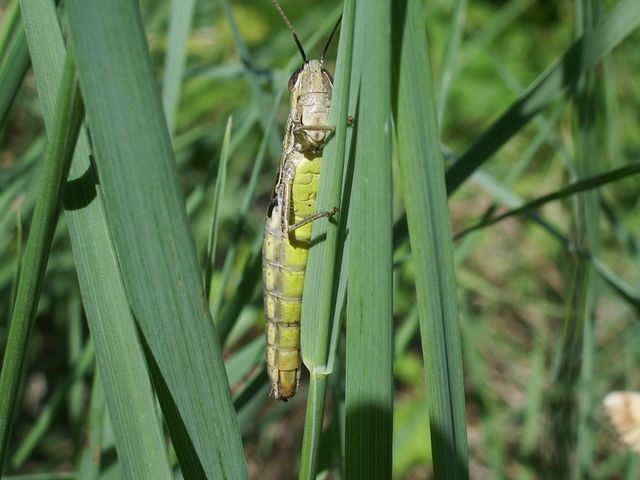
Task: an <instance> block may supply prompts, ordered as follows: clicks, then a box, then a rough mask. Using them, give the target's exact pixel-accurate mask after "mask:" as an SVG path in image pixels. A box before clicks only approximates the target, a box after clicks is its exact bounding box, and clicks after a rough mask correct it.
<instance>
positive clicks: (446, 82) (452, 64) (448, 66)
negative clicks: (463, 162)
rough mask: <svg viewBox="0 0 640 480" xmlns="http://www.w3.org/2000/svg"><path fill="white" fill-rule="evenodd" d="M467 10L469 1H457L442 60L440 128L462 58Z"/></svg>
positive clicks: (439, 94) (439, 102)
mask: <svg viewBox="0 0 640 480" xmlns="http://www.w3.org/2000/svg"><path fill="white" fill-rule="evenodd" d="M466 9H467V0H456V3H455V6H454V7H453V13H452V15H451V21H450V27H449V35H448V37H447V44H446V46H445V49H444V55H443V59H442V71H441V73H440V81H439V82H438V87H439V88H438V118H439V119H440V128H442V124H443V123H444V116H445V113H446V108H447V101H448V100H449V92H450V90H451V84H452V83H453V76H454V74H455V72H456V67H457V65H456V62H457V60H458V59H459V58H460V56H459V50H460V41H461V40H462V34H463V30H464V14H465V10H466Z"/></svg>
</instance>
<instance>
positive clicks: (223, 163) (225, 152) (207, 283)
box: [204, 117, 232, 299]
mask: <svg viewBox="0 0 640 480" xmlns="http://www.w3.org/2000/svg"><path fill="white" fill-rule="evenodd" d="M231 124H232V120H231V117H229V120H227V128H226V130H225V132H224V140H223V141H222V152H221V154H220V166H219V167H218V175H217V176H216V186H215V189H214V191H213V204H212V206H211V225H210V228H209V239H208V242H207V256H206V259H205V269H204V294H205V296H206V298H207V299H208V298H209V295H210V294H211V279H212V277H213V266H214V263H215V261H216V244H217V243H218V242H217V240H218V222H219V221H220V200H221V199H222V195H224V185H225V183H226V180H227V164H228V163H229V142H230V140H231Z"/></svg>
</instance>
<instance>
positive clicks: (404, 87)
mask: <svg viewBox="0 0 640 480" xmlns="http://www.w3.org/2000/svg"><path fill="white" fill-rule="evenodd" d="M395 5H396V10H395V12H394V13H395V15H396V18H395V21H394V25H397V26H398V29H397V31H396V32H395V35H394V40H395V42H396V43H395V44H394V50H396V51H399V52H401V54H400V55H399V59H398V62H399V64H398V65H396V66H395V67H396V68H394V71H396V72H398V73H397V78H395V82H396V84H395V88H394V91H396V92H397V98H396V99H395V126H396V137H397V145H398V159H399V162H398V164H399V170H400V176H401V182H402V188H403V194H404V204H405V206H406V209H407V220H408V227H409V238H410V242H411V249H412V252H413V256H414V258H415V262H414V263H415V269H416V296H417V300H418V314H419V317H420V333H421V338H422V350H423V356H424V364H425V373H426V384H427V385H429V386H430V387H429V394H428V395H427V402H428V405H429V424H430V431H431V445H432V456H433V469H434V476H435V477H436V478H448V479H464V478H467V477H468V466H467V462H468V460H467V435H466V413H465V399H464V385H463V368H462V352H461V338H460V331H459V326H458V304H457V295H456V292H457V289H456V280H455V269H454V261H453V244H452V241H451V221H450V218H449V210H448V206H447V194H446V189H445V183H444V171H443V169H442V166H443V161H442V156H441V152H440V142H439V129H438V121H437V113H436V102H435V94H434V89H433V84H432V74H431V65H430V60H429V56H428V47H427V41H426V38H425V35H424V26H423V25H422V24H421V18H422V16H421V15H420V11H421V2H420V0H405V1H401V2H396V4H395Z"/></svg>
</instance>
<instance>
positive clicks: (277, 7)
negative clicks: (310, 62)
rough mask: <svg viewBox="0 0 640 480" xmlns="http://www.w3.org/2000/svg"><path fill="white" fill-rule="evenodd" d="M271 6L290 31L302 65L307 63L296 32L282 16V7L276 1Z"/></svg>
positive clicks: (283, 15) (285, 17) (284, 16)
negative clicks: (300, 56)
mask: <svg viewBox="0 0 640 480" xmlns="http://www.w3.org/2000/svg"><path fill="white" fill-rule="evenodd" d="M273 4H274V5H275V7H276V10H278V13H279V14H280V16H281V17H282V20H284V23H286V24H287V27H288V28H289V30H290V31H291V35H293V40H294V41H295V42H296V45H297V46H298V50H300V54H301V55H302V63H305V62H306V61H307V54H306V53H304V48H302V44H301V43H300V40H298V35H297V34H296V31H295V30H294V29H293V25H291V22H290V21H289V19H288V18H287V16H286V15H285V14H284V10H282V7H281V6H280V3H279V2H278V0H273ZM332 35H333V34H332Z"/></svg>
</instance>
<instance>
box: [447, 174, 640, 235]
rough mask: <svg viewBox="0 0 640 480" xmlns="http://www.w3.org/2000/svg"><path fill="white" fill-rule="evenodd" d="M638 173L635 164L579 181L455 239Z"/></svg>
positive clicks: (493, 218) (465, 232) (486, 222)
mask: <svg viewBox="0 0 640 480" xmlns="http://www.w3.org/2000/svg"><path fill="white" fill-rule="evenodd" d="M638 173H640V163H639V162H633V163H630V164H627V165H625V166H623V167H620V168H616V169H614V170H610V171H608V172H605V173H601V174H599V175H594V176H592V177H589V178H585V179H583V180H579V181H577V182H574V183H572V184H571V185H567V186H566V187H564V188H561V189H560V190H557V191H555V192H553V193H549V194H547V195H543V196H541V197H538V198H536V199H535V200H531V201H530V202H527V203H525V204H524V205H522V206H521V207H518V208H514V209H512V210H509V211H507V212H505V213H502V214H500V215H497V216H495V217H489V218H487V219H485V220H482V221H480V222H478V223H477V224H475V225H473V226H471V227H469V228H465V229H464V230H463V231H461V232H459V233H457V234H456V235H455V237H454V238H455V240H458V239H460V238H462V237H464V236H465V235H468V234H469V233H471V232H473V231H475V230H480V229H482V228H486V227H488V226H491V225H495V224H496V223H498V222H501V221H502V220H505V219H507V218H510V217H513V216H516V215H522V214H524V213H528V212H531V211H532V210H534V209H536V208H538V207H541V206H542V205H545V204H547V203H549V202H553V201H555V200H561V199H563V198H567V197H569V196H571V195H575V194H577V193H581V192H587V191H589V190H593V189H594V188H599V187H601V186H603V185H606V184H608V183H612V182H617V181H618V180H623V179H625V178H628V177H631V176H634V175H637V174H638Z"/></svg>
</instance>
